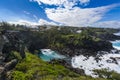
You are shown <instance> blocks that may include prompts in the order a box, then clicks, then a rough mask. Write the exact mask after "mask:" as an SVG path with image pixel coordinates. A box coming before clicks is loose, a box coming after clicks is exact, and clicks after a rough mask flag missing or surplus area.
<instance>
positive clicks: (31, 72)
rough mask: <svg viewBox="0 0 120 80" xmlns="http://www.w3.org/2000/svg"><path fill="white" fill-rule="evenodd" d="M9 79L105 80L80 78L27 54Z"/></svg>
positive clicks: (58, 66)
mask: <svg viewBox="0 0 120 80" xmlns="http://www.w3.org/2000/svg"><path fill="white" fill-rule="evenodd" d="M9 77H11V79H12V80H58V79H60V80H107V79H103V78H92V77H89V76H80V75H79V74H77V73H74V72H72V71H70V70H69V69H67V68H65V67H63V66H61V65H59V64H49V63H47V62H44V61H42V60H40V59H39V58H38V57H37V56H35V55H33V54H30V53H28V52H27V53H26V58H25V59H23V60H22V61H20V62H19V63H18V64H17V66H16V67H15V69H14V70H13V71H12V73H11V74H10V75H9Z"/></svg>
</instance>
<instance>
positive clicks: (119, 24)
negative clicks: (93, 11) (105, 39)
mask: <svg viewBox="0 0 120 80" xmlns="http://www.w3.org/2000/svg"><path fill="white" fill-rule="evenodd" d="M92 26H95V27H102V28H107V27H109V28H120V21H101V22H97V23H95V24H93V25H92Z"/></svg>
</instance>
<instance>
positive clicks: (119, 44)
mask: <svg viewBox="0 0 120 80" xmlns="http://www.w3.org/2000/svg"><path fill="white" fill-rule="evenodd" d="M112 45H113V47H114V48H116V49H118V50H120V41H118V40H117V41H113V42H112Z"/></svg>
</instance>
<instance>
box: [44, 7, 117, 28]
mask: <svg viewBox="0 0 120 80" xmlns="http://www.w3.org/2000/svg"><path fill="white" fill-rule="evenodd" d="M115 6H116V5H109V6H103V7H97V8H85V9H81V8H79V7H74V8H72V9H66V8H57V9H49V8H47V9H46V10H45V11H46V15H47V17H48V18H49V19H51V20H53V21H56V22H59V23H62V24H64V25H69V26H89V25H91V24H93V23H95V22H97V21H99V20H101V19H102V17H103V16H104V14H105V13H106V12H107V11H108V10H110V9H111V8H113V7H115Z"/></svg>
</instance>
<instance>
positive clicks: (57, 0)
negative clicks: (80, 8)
mask: <svg viewBox="0 0 120 80" xmlns="http://www.w3.org/2000/svg"><path fill="white" fill-rule="evenodd" d="M30 1H35V2H38V4H39V5H41V3H44V4H48V5H57V6H59V7H60V6H64V7H65V8H72V7H73V6H75V5H76V4H81V5H87V4H88V3H89V2H90V0H30Z"/></svg>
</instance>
